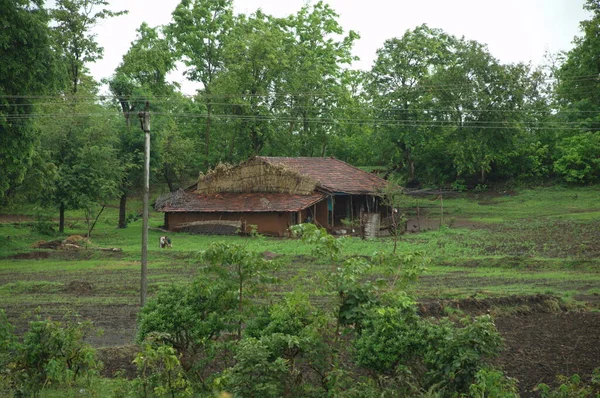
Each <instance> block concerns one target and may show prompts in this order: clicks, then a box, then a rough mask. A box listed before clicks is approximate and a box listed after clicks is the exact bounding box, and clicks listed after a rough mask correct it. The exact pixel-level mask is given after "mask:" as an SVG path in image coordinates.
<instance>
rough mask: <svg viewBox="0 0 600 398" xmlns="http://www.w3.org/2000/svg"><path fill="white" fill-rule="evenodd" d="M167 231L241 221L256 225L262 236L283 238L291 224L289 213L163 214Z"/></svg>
mask: <svg viewBox="0 0 600 398" xmlns="http://www.w3.org/2000/svg"><path fill="white" fill-rule="evenodd" d="M165 217H166V225H167V226H168V229H169V231H174V230H177V229H178V228H179V227H180V226H181V224H185V223H189V222H193V221H212V220H226V221H241V222H242V223H243V222H245V223H246V225H247V226H249V225H256V226H257V232H258V233H260V234H264V235H274V236H285V235H286V233H287V229H288V228H289V225H290V222H291V213H287V212H282V213H266V212H265V213H165Z"/></svg>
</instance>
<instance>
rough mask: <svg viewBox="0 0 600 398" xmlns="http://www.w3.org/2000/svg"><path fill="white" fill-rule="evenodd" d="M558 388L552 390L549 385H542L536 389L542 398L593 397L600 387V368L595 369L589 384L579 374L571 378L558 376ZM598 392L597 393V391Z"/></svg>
mask: <svg viewBox="0 0 600 398" xmlns="http://www.w3.org/2000/svg"><path fill="white" fill-rule="evenodd" d="M556 379H557V381H558V382H559V383H560V385H559V386H558V387H556V388H555V389H552V388H551V387H550V386H549V385H547V384H544V383H541V384H538V386H537V387H536V388H535V390H536V391H539V393H540V397H542V398H588V397H592V396H593V393H594V390H595V389H596V390H598V388H599V387H600V368H596V369H594V371H593V372H592V379H591V381H590V383H589V384H587V383H584V382H583V381H582V380H581V377H580V376H579V375H578V374H574V375H572V376H570V377H567V376H562V375H561V376H558V377H557V378H556ZM596 392H597V391H596Z"/></svg>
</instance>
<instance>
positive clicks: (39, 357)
mask: <svg viewBox="0 0 600 398" xmlns="http://www.w3.org/2000/svg"><path fill="white" fill-rule="evenodd" d="M92 330H93V325H92V323H91V322H89V321H85V322H81V321H80V320H79V318H78V317H77V316H69V315H67V316H65V319H64V320H63V321H62V322H60V321H53V320H51V319H45V320H42V319H39V318H38V319H36V320H35V321H32V322H30V323H29V330H28V331H27V332H25V334H24V335H23V339H22V342H20V341H18V339H17V338H16V337H15V336H14V335H13V334H12V326H11V325H10V324H9V323H8V321H7V319H6V316H5V314H4V312H3V311H0V392H2V393H3V394H5V395H10V394H12V393H15V394H17V395H36V394H37V393H38V392H39V391H40V390H42V389H43V388H44V387H46V386H50V385H53V384H54V385H56V386H60V387H67V388H72V387H73V385H74V384H75V383H76V382H78V381H79V380H82V379H83V380H84V381H85V382H86V383H87V385H91V382H92V380H93V379H94V378H95V377H96V376H98V374H99V371H100V370H101V368H102V363H101V362H100V361H98V360H97V358H96V350H95V349H93V348H92V347H91V346H90V345H89V344H87V343H85V342H84V339H85V337H86V336H87V335H88V334H89V333H90V332H91V331H92ZM9 390H10V394H9V393H8V392H9Z"/></svg>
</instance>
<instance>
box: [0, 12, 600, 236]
mask: <svg viewBox="0 0 600 398" xmlns="http://www.w3.org/2000/svg"><path fill="white" fill-rule="evenodd" d="M0 6H1V7H0V8H2V10H3V13H2V15H0V24H1V25H2V26H5V27H8V28H5V29H3V30H2V31H1V32H0V57H1V59H2V60H3V65H2V68H1V69H0V167H1V169H2V173H0V201H2V202H4V203H6V202H9V201H16V200H27V201H30V202H40V203H42V204H44V205H47V206H52V207H54V208H56V209H57V210H58V211H59V213H60V216H61V217H60V219H61V223H60V225H61V230H62V229H63V228H64V212H65V210H67V209H85V210H86V213H87V214H88V215H89V218H92V217H93V214H92V212H93V211H94V209H96V206H97V204H98V203H103V202H105V201H108V200H115V199H117V198H118V199H120V204H121V209H122V211H121V217H120V220H119V226H120V227H124V226H125V225H126V221H127V219H126V214H125V206H126V203H127V198H128V196H129V195H131V194H132V192H135V191H137V190H139V187H140V184H141V181H142V164H143V162H142V157H143V134H142V132H141V130H140V128H139V120H138V118H137V113H138V112H139V111H140V110H141V109H142V108H143V106H144V104H145V102H146V101H149V102H150V111H151V114H152V132H151V134H152V159H151V167H152V170H153V172H152V175H153V179H154V182H155V183H162V184H164V185H165V186H166V187H168V189H169V190H175V189H177V188H179V187H182V186H184V187H185V186H186V184H189V183H190V181H193V179H194V178H195V177H196V176H197V173H198V172H199V171H206V170H207V169H209V168H211V167H213V166H215V165H216V164H218V163H219V162H227V163H236V162H239V161H241V160H244V159H246V158H248V157H250V156H253V155H267V156H335V157H337V158H339V159H342V160H345V161H348V162H350V163H352V164H354V165H358V166H376V167H378V168H379V169H381V170H382V171H383V172H384V173H385V174H386V175H388V176H394V177H395V178H396V179H397V180H398V181H399V182H400V183H402V184H404V185H408V186H412V185H435V186H442V185H445V186H452V187H454V188H458V189H465V188H467V187H476V186H477V185H478V184H479V186H480V187H485V186H486V184H490V183H496V182H506V181H533V182H540V181H547V180H552V181H560V182H566V183H575V184H590V183H596V182H598V179H599V178H600V157H599V156H598V154H599V153H600V133H599V126H600V90H599V88H600V87H599V85H600V77H599V75H600V66H599V64H598V61H597V54H598V53H599V52H600V39H599V37H600V35H599V34H598V33H599V30H600V27H599V26H600V23H599V22H600V2H599V1H598V0H587V2H586V4H585V8H586V9H587V10H588V11H589V12H590V19H588V20H585V21H582V22H581V31H582V34H581V36H579V37H577V38H575V40H574V47H573V49H572V50H570V51H569V52H565V53H560V54H556V55H553V56H550V57H548V63H547V65H545V66H539V67H537V66H532V65H530V64H523V63H519V64H508V65H507V64H502V63H501V62H500V61H499V60H498V59H496V58H495V57H494V56H493V55H492V54H491V53H490V52H489V50H488V49H487V47H486V46H485V45H484V44H482V43H478V42H476V41H473V40H468V39H466V38H459V37H456V36H453V35H451V34H448V33H446V32H444V31H442V30H440V29H436V28H432V27H429V26H426V25H421V26H417V27H415V28H414V29H410V30H407V31H406V32H405V33H404V34H403V35H402V36H400V37H396V38H391V39H389V40H386V41H385V42H384V43H383V44H382V46H381V48H379V50H378V51H377V57H376V60H375V61H374V63H373V66H372V68H371V70H368V71H361V70H354V69H352V66H351V64H352V61H353V60H355V59H356V57H355V56H354V55H353V52H352V50H353V45H354V43H355V42H356V41H357V40H358V39H359V35H358V34H357V33H356V32H353V31H349V32H345V31H344V29H343V28H342V26H341V25H340V24H339V21H338V15H337V14H336V12H335V11H334V10H333V9H332V8H331V7H330V6H329V5H327V4H326V3H324V2H318V3H316V4H311V5H305V6H303V7H302V8H301V9H300V10H298V12H297V13H295V14H292V15H289V16H287V17H283V18H279V17H274V16H272V15H268V14H266V13H264V12H263V11H261V10H257V11H255V12H254V13H251V14H235V13H234V12H233V0H182V1H181V2H180V3H179V5H178V6H177V7H176V9H175V10H174V11H173V13H172V19H171V21H170V22H169V23H168V24H166V25H164V26H157V27H151V26H149V25H148V24H146V23H143V24H142V25H141V26H140V27H139V28H138V30H137V38H136V39H135V41H133V42H132V43H131V46H130V48H129V50H128V51H127V53H126V54H125V55H124V56H123V59H122V62H121V63H120V65H119V66H118V67H117V68H116V69H115V71H114V73H113V75H112V76H111V77H110V78H108V79H105V80H104V81H96V80H94V78H93V77H92V76H91V75H90V73H89V69H88V66H89V65H90V64H91V63H93V62H95V61H97V60H98V59H101V58H102V54H103V48H102V47H101V46H100V45H99V44H98V42H97V40H96V37H95V35H94V34H93V33H92V30H91V29H92V28H93V27H94V26H95V25H96V24H97V23H99V22H101V21H102V20H104V19H107V18H114V17H117V16H119V15H121V14H123V13H126V11H125V10H122V11H121V10H119V11H114V10H113V11H111V10H109V9H108V6H109V4H108V2H107V1H105V0H57V1H56V2H55V5H54V8H46V7H45V5H44V1H43V0H0ZM178 62H183V63H184V64H185V66H186V71H185V77H186V79H188V80H189V81H194V82H199V83H200V84H201V87H202V88H201V89H199V90H198V91H197V93H196V94H195V95H193V96H186V95H184V94H182V92H181V88H180V87H179V86H178V85H177V84H176V83H173V82H170V81H169V73H171V72H173V71H174V70H175V68H176V65H177V63H178ZM103 87H107V88H108V91H109V94H108V95H107V94H103V91H102V90H103Z"/></svg>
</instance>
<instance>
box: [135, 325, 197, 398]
mask: <svg viewBox="0 0 600 398" xmlns="http://www.w3.org/2000/svg"><path fill="white" fill-rule="evenodd" d="M162 340H163V338H162V337H161V335H160V333H156V334H154V333H153V334H150V335H148V336H147V337H146V339H145V340H144V341H143V343H142V351H141V352H139V353H138V355H137V356H136V358H135V359H134V360H133V363H134V364H135V366H136V367H137V378H136V379H135V380H134V383H133V387H134V389H135V390H137V392H138V394H139V395H141V396H142V397H148V396H153V395H156V396H158V397H162V396H171V397H176V396H177V397H190V396H192V394H193V390H192V387H191V384H190V382H189V381H188V380H187V378H186V377H185V374H184V371H183V368H182V367H181V363H180V362H179V357H178V355H177V351H176V350H175V349H174V348H173V347H171V346H170V345H168V344H164V343H162Z"/></svg>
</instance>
